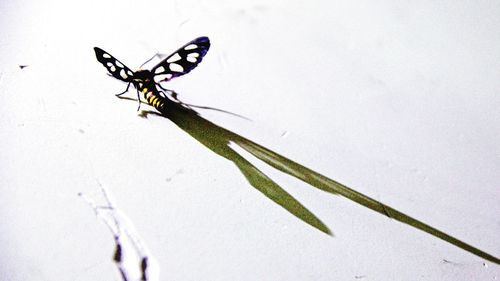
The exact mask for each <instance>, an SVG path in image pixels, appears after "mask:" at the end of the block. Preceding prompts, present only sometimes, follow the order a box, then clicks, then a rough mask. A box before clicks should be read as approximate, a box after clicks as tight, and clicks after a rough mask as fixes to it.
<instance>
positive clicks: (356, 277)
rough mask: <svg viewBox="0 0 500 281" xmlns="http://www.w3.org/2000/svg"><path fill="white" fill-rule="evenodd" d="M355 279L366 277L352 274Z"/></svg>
mask: <svg viewBox="0 0 500 281" xmlns="http://www.w3.org/2000/svg"><path fill="white" fill-rule="evenodd" d="M354 278H355V279H364V278H366V275H356V276H354Z"/></svg>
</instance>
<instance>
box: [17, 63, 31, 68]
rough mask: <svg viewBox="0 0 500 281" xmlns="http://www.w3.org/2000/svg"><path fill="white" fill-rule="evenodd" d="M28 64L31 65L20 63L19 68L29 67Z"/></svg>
mask: <svg viewBox="0 0 500 281" xmlns="http://www.w3.org/2000/svg"><path fill="white" fill-rule="evenodd" d="M28 66H29V65H27V64H20V65H19V68H20V69H23V68H25V67H28Z"/></svg>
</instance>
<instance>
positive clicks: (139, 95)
mask: <svg viewBox="0 0 500 281" xmlns="http://www.w3.org/2000/svg"><path fill="white" fill-rule="evenodd" d="M129 85H130V84H129ZM137 101H139V106H137V111H139V109H140V108H141V93H139V90H137Z"/></svg>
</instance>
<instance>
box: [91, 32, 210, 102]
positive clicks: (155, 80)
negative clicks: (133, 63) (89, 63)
mask: <svg viewBox="0 0 500 281" xmlns="http://www.w3.org/2000/svg"><path fill="white" fill-rule="evenodd" d="M209 48H210V40H209V39H208V37H205V36H203V37H198V38H196V39H194V40H192V41H190V42H189V43H187V44H185V45H184V46H182V47H181V48H179V49H178V50H177V51H175V52H173V53H172V54H171V55H169V56H168V57H167V58H165V59H164V60H162V61H160V63H158V64H157V65H155V66H154V67H153V68H151V70H148V69H139V70H137V71H135V72H134V71H132V70H130V68H128V67H127V66H125V64H123V63H122V62H121V61H119V60H118V59H116V58H115V57H113V56H112V55H111V54H109V53H108V52H106V51H104V50H102V49H101V48H98V47H95V48H94V51H95V55H96V58H97V60H98V61H99V62H100V63H101V64H102V65H104V67H106V69H107V70H108V72H109V75H110V76H113V77H115V78H116V79H118V80H121V81H123V82H127V83H128V84H127V88H126V89H125V91H123V92H122V93H119V94H117V96H120V95H122V94H124V93H126V92H127V91H128V89H129V87H130V84H132V85H134V87H135V88H136V89H137V96H138V99H139V106H140V102H141V101H140V94H139V91H141V92H143V94H144V97H145V98H146V100H147V101H148V102H149V103H150V104H151V105H153V106H155V107H156V105H157V104H156V101H157V100H160V98H165V96H161V97H158V94H159V93H163V94H164V92H163V91H168V92H171V93H173V91H171V90H168V89H165V88H163V86H162V85H161V84H160V83H161V82H166V81H170V80H172V79H174V78H176V77H179V76H181V75H184V74H187V73H189V72H190V71H191V70H193V69H194V68H195V67H196V66H198V64H199V63H200V62H201V61H202V59H203V57H204V56H205V54H206V53H207V52H208V49H209ZM158 88H159V89H158ZM162 90H163V91H162ZM154 97H156V99H154ZM153 103H154V104H153ZM158 104H159V102H158Z"/></svg>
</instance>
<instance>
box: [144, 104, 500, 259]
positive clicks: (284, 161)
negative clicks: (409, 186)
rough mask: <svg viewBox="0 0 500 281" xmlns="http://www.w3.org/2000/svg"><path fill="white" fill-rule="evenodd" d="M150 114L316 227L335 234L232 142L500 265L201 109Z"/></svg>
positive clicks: (179, 108)
mask: <svg viewBox="0 0 500 281" xmlns="http://www.w3.org/2000/svg"><path fill="white" fill-rule="evenodd" d="M149 114H152V115H157V116H162V117H165V118H168V119H169V120H170V121H172V122H173V123H174V124H176V125H177V126H178V127H179V128H181V129H182V130H184V131H185V132H186V133H188V134H189V135H191V136H192V137H193V138H195V139H196V140H197V141H198V142H200V143H201V144H203V145H204V146H205V147H207V148H208V149H210V150H212V151H213V152H215V153H216V154H218V155H220V156H222V157H224V158H226V159H228V160H230V161H232V162H233V163H234V164H235V165H236V166H237V167H238V169H239V170H240V172H241V173H242V174H243V175H244V176H245V178H246V179H247V181H248V182H249V183H250V184H251V185H252V186H253V187H254V188H256V189H257V190H259V191H260V192H262V193H263V194H264V195H265V196H266V197H268V198H269V199H271V200H272V201H274V202H275V203H277V204H278V205H280V206H281V207H283V208H284V209H286V210H287V211H288V212H290V213H291V214H293V215H294V216H296V217H297V218H299V219H301V220H302V221H304V222H306V223H307V224H309V225H311V226H313V227H315V228H316V229H318V230H320V231H322V232H324V233H326V234H329V235H331V231H330V229H329V228H328V227H327V226H326V225H325V224H324V223H323V222H322V221H321V220H320V219H318V218H317V217H316V216H315V215H314V214H313V213H311V212H310V211H309V210H308V209H307V208H306V207H304V206H303V205H302V204H301V203H300V202H299V201H297V200H296V199H295V198H293V197H292V196H291V195H290V194H289V193H287V192H286V191H285V190H284V189H283V188H282V187H280V186H279V185H278V184H277V183H275V182H274V181H273V180H272V179H270V178H269V177H267V176H266V175H265V174H264V173H262V172H261V171H260V170H259V169H257V168H256V167H255V166H253V165H252V164H251V163H250V162H248V161H247V160H246V159H244V158H243V157H242V156H241V155H239V154H238V153H237V152H236V151H234V150H233V149H232V148H231V147H229V143H230V142H234V143H236V144H237V145H239V146H240V147H241V148H243V149H244V150H246V151H247V152H249V153H250V154H252V155H254V156H255V157H257V158H258V159H260V160H261V161H263V162H264V163H266V164H268V165H270V166H271V167H274V168H275V169H277V170H279V171H281V172H283V173H286V174H288V175H291V176H293V177H295V178H297V179H300V180H302V181H304V182H305V183H307V184H309V185H311V186H313V187H315V188H317V189H320V190H322V191H325V192H328V193H331V194H336V195H340V196H343V197H345V198H347V199H349V200H351V201H354V202H356V203H358V204H360V205H362V206H365V207H367V208H369V209H371V210H372V211H375V212H377V213H380V214H382V215H385V216H387V217H389V218H392V219H394V220H397V221H399V222H401V223H404V224H407V225H409V226H412V227H414V228H417V229H420V230H421V231H424V232H426V233H428V234H430V235H432V236H434V237H437V238H440V239H442V240H444V241H446V242H448V243H451V244H453V245H455V246H457V247H459V248H461V249H463V250H465V251H468V252H470V253H472V254H475V255H477V256H479V257H482V258H484V259H486V260H489V261H491V262H494V263H496V264H500V259H499V258H497V257H495V256H493V255H490V254H488V253H486V252H484V251H482V250H480V249H478V248H476V247H474V246H472V245H470V244H467V243H465V242H463V241H461V240H459V239H457V238H455V237H453V236H451V235H449V234H447V233H445V232H443V231H441V230H439V229H436V228H434V227H432V226H430V225H428V224H425V223H423V222H421V221H419V220H417V219H414V218H412V217H410V216H408V215H406V214H404V213H402V212H400V211H398V210H396V209H394V208H392V207H390V206H388V205H385V204H383V203H381V202H379V201H377V200H375V199H372V198H370V197H368V196H366V195H364V194H362V193H359V192H357V191H355V190H354V189H351V188H349V187H347V186H345V185H343V184H341V183H339V182H336V181H334V180H332V179H330V178H328V177H326V176H323V175H321V174H319V173H317V172H315V171H313V170H311V169H309V168H307V167H305V166H303V165H301V164H299V163H297V162H294V161H292V160H290V159H288V158H286V157H284V156H282V155H280V154H278V153H276V152H274V151H271V150H269V149H267V148H265V147H263V146H261V145H259V144H257V143H255V142H253V141H251V140H249V139H246V138H244V137H242V136H241V135H238V134H236V133H234V132H232V131H229V130H227V129H225V128H222V127H220V126H218V125H216V124H214V123H212V122H210V121H208V120H206V119H204V118H203V117H201V116H200V114H198V112H196V111H195V110H193V109H191V108H187V107H185V106H183V105H182V104H179V103H175V102H172V101H169V100H168V106H166V107H165V109H164V110H162V111H161V112H160V113H158V112H156V111H142V112H141V114H140V115H141V116H142V117H145V118H147V116H148V115H149Z"/></svg>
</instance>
